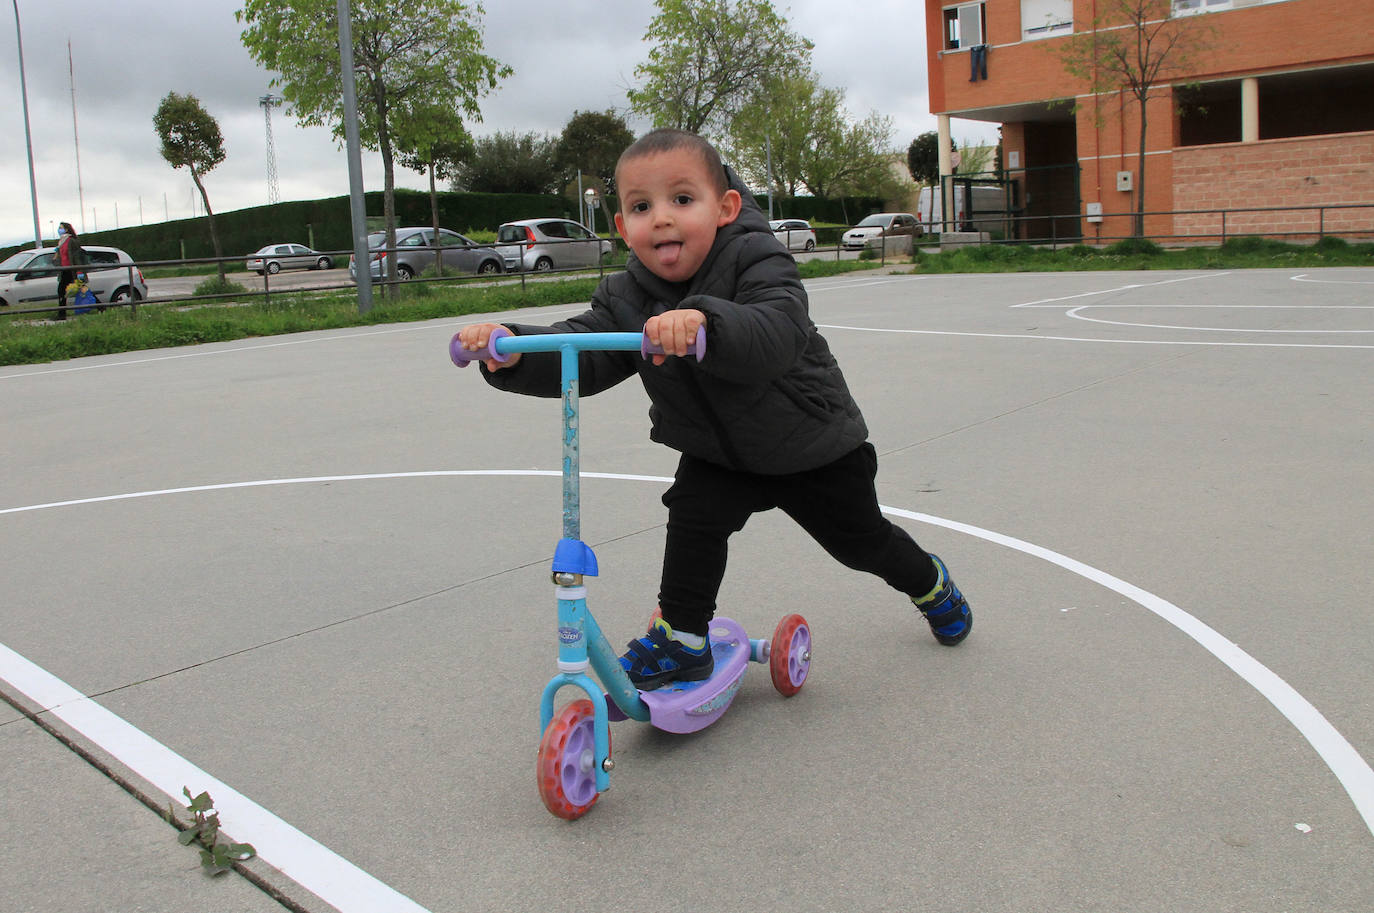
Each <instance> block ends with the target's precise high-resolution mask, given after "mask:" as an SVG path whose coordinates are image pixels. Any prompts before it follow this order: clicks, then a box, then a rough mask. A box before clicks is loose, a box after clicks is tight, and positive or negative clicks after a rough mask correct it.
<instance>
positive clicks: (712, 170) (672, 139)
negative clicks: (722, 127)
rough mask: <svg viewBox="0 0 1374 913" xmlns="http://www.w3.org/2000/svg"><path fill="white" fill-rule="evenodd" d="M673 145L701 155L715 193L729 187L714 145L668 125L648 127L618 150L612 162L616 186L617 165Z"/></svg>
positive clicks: (618, 168) (670, 148) (617, 177)
mask: <svg viewBox="0 0 1374 913" xmlns="http://www.w3.org/2000/svg"><path fill="white" fill-rule="evenodd" d="M675 149H690V150H692V151H693V152H695V153H697V154H698V155H700V156H701V160H702V163H703V164H704V165H705V166H706V174H707V175H708V176H710V177H711V179H712V182H713V183H714V184H715V188H716V192H717V193H721V194H723V193H725V191H727V190H729V189H730V181H729V179H728V178H727V177H726V175H725V165H724V164H723V163H722V162H721V160H720V153H719V152H717V151H716V147H715V146H712V145H711V144H710V143H709V142H707V141H706V140H705V139H702V138H701V137H700V136H697V135H696V134H695V133H689V132H687V131H686V130H676V129H673V128H671V127H660V128H659V129H657V130H650V131H649V132H648V133H646V134H644V135H643V136H641V137H640V138H639V139H637V140H635V141H634V142H633V143H631V144H630V145H629V146H628V147H627V148H626V149H625V151H624V152H622V153H620V158H619V159H618V160H617V161H616V163H615V175H616V187H617V188H619V186H620V166H621V165H623V164H625V163H626V162H628V161H629V160H631V159H637V158H642V157H643V156H646V155H657V154H659V153H662V152H672V151H673V150H675Z"/></svg>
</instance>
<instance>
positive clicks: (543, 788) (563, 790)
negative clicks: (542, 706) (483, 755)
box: [536, 700, 600, 821]
mask: <svg viewBox="0 0 1374 913" xmlns="http://www.w3.org/2000/svg"><path fill="white" fill-rule="evenodd" d="M594 721H595V713H594V712H593V710H592V702H591V701H588V700H581V701H574V702H573V703H571V704H568V705H567V706H566V707H564V708H563V709H561V710H559V711H558V712H557V713H556V714H554V717H553V719H552V720H550V721H549V728H548V729H545V730H544V738H543V739H542V740H541V741H540V743H539V759H538V764H537V771H536V772H537V775H538V778H539V798H541V799H543V800H544V806H545V807H546V808H548V810H549V811H550V812H552V813H553V814H555V815H557V816H558V817H560V818H566V819H567V820H569V821H571V820H573V819H574V818H580V817H582V816H583V815H585V814H586V813H587V811H588V810H589V809H590V808H591V807H592V806H593V805H595V804H596V800H597V799H598V798H599V796H600V794H599V793H597V791H596V731H595V728H594V726H595V723H594Z"/></svg>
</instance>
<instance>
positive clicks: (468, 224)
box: [0, 189, 882, 262]
mask: <svg viewBox="0 0 1374 913" xmlns="http://www.w3.org/2000/svg"><path fill="white" fill-rule="evenodd" d="M365 197H366V201H367V214H368V226H369V229H370V230H371V229H375V228H378V227H380V225H381V219H382V205H383V201H382V192H381V191H374V192H372V193H368V194H365ZM438 197H439V224H440V225H441V226H443V227H444V228H451V229H453V230H455V231H460V232H471V231H495V230H496V228H497V227H498V226H500V225H501V223H502V222H510V221H513V220H515V219H534V218H541V217H544V216H555V217H562V218H570V219H576V218H578V214H577V212H576V211H575V210H576V208H577V207H576V205H575V204H574V203H573V202H572V201H571V200H568V199H567V198H566V197H561V196H556V195H553V194H533V193H528V194H526V193H452V192H448V191H445V192H441V193H440V194H439V195H438ZM755 199H757V200H758V203H759V207H760V208H761V209H763V210H764V212H767V211H768V197H767V196H756V197H755ZM605 202H606V204H607V206H608V207H612V209H610V211H614V209H613V207H614V206H616V200H615V198H614V197H612V198H609V199H607V200H606V201H605ZM881 208H882V203H881V201H879V200H876V199H868V198H857V199H847V200H822V199H816V198H813V197H776V196H775V197H774V198H773V215H774V216H775V217H777V218H794V219H811V220H814V221H821V222H835V223H839V224H842V225H849V224H853V223H854V222H857V221H858V220H859V219H861V218H862V217H863V216H865V215H867V214H869V213H871V212H877V211H878V210H879V209H881ZM607 211H608V210H607V209H601V210H598V211H597V230H598V233H600V234H603V235H604V234H606V233H607V232H608V231H609V229H610V226H609V225H608V224H607V223H606V220H605V213H606V212H607ZM431 222H432V219H431V216H430V204H429V194H428V193H425V192H423V191H416V190H400V189H398V190H397V191H396V224H397V225H398V226H404V225H429V224H431ZM215 228H216V229H217V230H218V231H219V238H220V245H221V247H222V248H223V250H224V256H226V257H241V256H243V255H245V254H249V253H252V252H253V251H255V250H257V249H258V248H260V247H262V246H263V245H265V244H272V243H277V242H283V241H291V242H294V243H297V244H304V245H306V246H308V247H311V248H314V249H315V250H323V251H342V250H350V249H352V247H353V238H352V228H351V223H350V218H349V201H348V197H347V196H340V197H329V198H327V199H322V200H302V201H297V202H290V203H274V204H272V205H268V206H253V207H250V208H248V209H237V210H234V211H232V212H222V213H217V214H216V215H215ZM81 241H82V243H83V244H94V245H104V246H108V247H118V248H120V249H121V250H124V251H127V252H128V253H129V255H130V256H131V257H133V258H134V260H136V261H138V262H148V261H153V260H194V259H198V258H208V257H213V256H214V255H215V252H214V247H213V245H212V244H211V242H210V229H209V225H208V221H207V220H206V219H205V217H204V216H201V217H198V218H194V219H178V220H176V221H172V222H161V223H157V224H154V225H137V226H132V227H129V228H116V229H111V230H108V231H97V232H90V233H89V234H84V235H82V236H81ZM47 243H49V244H55V243H56V242H53V241H50V242H47ZM28 247H30V245H28V244H25V245H21V246H18V247H9V248H2V249H0V259H4V258H5V257H8V256H9V255H10V254H12V253H14V252H15V251H18V250H23V249H26V248H28Z"/></svg>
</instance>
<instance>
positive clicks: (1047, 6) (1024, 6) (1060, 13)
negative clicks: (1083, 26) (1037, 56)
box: [1021, 0, 1073, 41]
mask: <svg viewBox="0 0 1374 913" xmlns="http://www.w3.org/2000/svg"><path fill="white" fill-rule="evenodd" d="M1072 31H1073V0H1021V40H1022V41H1033V40H1035V39H1037V38H1052V37H1055V36H1058V35H1067V34H1069V33H1070V32H1072Z"/></svg>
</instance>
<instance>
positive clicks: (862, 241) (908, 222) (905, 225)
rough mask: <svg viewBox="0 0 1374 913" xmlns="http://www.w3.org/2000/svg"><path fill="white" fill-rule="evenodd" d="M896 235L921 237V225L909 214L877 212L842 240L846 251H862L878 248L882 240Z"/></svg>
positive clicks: (847, 233)
mask: <svg viewBox="0 0 1374 913" xmlns="http://www.w3.org/2000/svg"><path fill="white" fill-rule="evenodd" d="M896 235H911V236H912V237H913V238H919V237H920V236H921V224H920V223H919V222H917V221H916V217H915V216H913V215H912V214H911V213H909V212H875V213H874V214H873V215H871V216H867V217H865V218H864V219H863V220H861V221H860V222H859V224H858V225H855V226H854V227H853V228H851V229H849V231H847V232H845V233H844V236H843V237H841V238H840V244H841V245H842V246H843V247H844V248H845V249H846V250H862V249H863V248H864V247H877V246H878V245H879V244H880V243H881V239H882V238H891V237H894V236H896Z"/></svg>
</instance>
